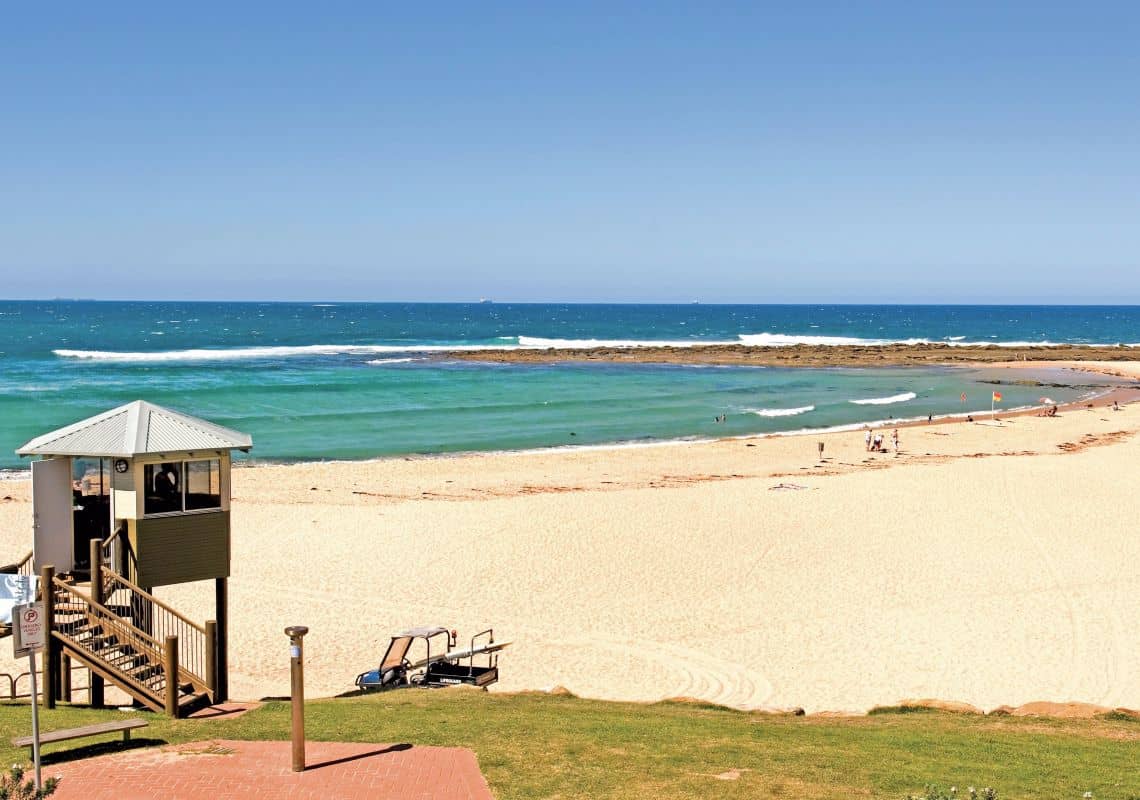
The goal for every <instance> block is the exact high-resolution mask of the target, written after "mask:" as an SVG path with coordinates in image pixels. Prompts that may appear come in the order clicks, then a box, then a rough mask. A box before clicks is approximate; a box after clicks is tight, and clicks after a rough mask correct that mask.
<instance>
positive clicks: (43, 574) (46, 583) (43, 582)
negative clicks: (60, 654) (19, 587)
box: [33, 564, 59, 708]
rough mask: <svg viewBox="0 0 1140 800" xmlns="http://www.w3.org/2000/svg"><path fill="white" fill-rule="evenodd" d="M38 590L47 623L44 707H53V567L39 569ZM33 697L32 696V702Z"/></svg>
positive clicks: (55, 663) (56, 667) (55, 673)
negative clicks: (41, 595) (42, 600)
mask: <svg viewBox="0 0 1140 800" xmlns="http://www.w3.org/2000/svg"><path fill="white" fill-rule="evenodd" d="M40 591H41V592H42V594H43V599H44V621H45V623H46V624H47V636H46V637H45V639H44V654H43V659H44V663H43V677H44V688H43V692H44V708H55V690H56V686H57V685H58V684H57V678H58V673H59V662H58V661H56V659H55V651H56V649H57V646H56V642H55V637H54V636H52V632H53V631H54V630H55V567H54V566H53V565H51V564H45V565H44V567H43V568H42V569H41V570H40ZM34 701H35V698H33V702H34Z"/></svg>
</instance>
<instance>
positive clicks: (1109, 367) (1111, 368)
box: [0, 345, 1140, 484]
mask: <svg viewBox="0 0 1140 800" xmlns="http://www.w3.org/2000/svg"><path fill="white" fill-rule="evenodd" d="M838 347H845V346H835V345H828V346H826V347H825V348H824V349H836V348H838ZM745 349H749V350H773V351H774V350H786V349H790V348H745ZM812 349H821V348H818V347H813V348H812ZM850 349H852V350H865V349H867V348H862V347H859V348H850ZM963 349H965V348H963ZM491 352H500V351H491ZM501 352H504V353H512V352H517V351H509V350H506V351H501ZM527 352H548V351H527ZM553 352H559V353H561V352H566V351H553ZM583 352H585V351H583ZM590 352H593V351H590ZM682 352H689V351H688V350H684V351H682ZM468 355H471V356H472V358H471V359H470V360H479V359H478V358H476V357H474V356H475V355H476V354H468ZM1135 355H1137V356H1140V353H1137V354H1135ZM508 360H509V359H508ZM551 360H557V359H551ZM591 360H592V359H591ZM639 363H646V364H651V363H657V362H656V361H654V360H653V359H649V360H646V361H644V362H640V361H639ZM678 363H679V362H678ZM693 363H712V362H703V361H694V362H693ZM1137 363H1140V362H1135V361H1133V362H1129V361H1108V362H1106V361H1102V360H1098V359H1090V360H1088V361H1073V360H1053V359H1050V360H1040V361H994V362H983V363H975V362H964V363H954V364H932V363H922V364H908V365H890V366H895V367H898V368H901V369H906V368H907V366H924V367H932V366H945V367H947V368H950V369H968V368H970V367H986V368H995V369H1003V370H1035V369H1057V370H1068V371H1072V372H1076V373H1082V372H1083V373H1088V374H1092V375H1104V376H1108V377H1114V378H1122V379H1125V380H1133V381H1137V383H1136V384H1134V385H1133V386H1119V387H1117V386H1111V385H1103V384H1102V385H1092V384H1090V385H1088V386H1087V387H1083V386H1082V385H1081V384H1044V383H1040V382H1038V383H1037V385H1040V386H1042V387H1050V386H1059V385H1063V386H1065V387H1067V388H1089V389H1102V390H1103V391H1100V392H1099V393H1096V394H1093V395H1092V396H1091V397H1089V398H1087V399H1082V400H1079V401H1072V402H1069V403H1064V404H1059V405H1058V408H1059V409H1062V410H1064V409H1069V408H1083V407H1085V406H1086V405H1087V404H1088V402H1089V401H1090V400H1091V401H1092V402H1094V403H1095V402H1097V401H1099V400H1101V399H1105V400H1106V402H1110V401H1112V400H1113V399H1116V400H1118V401H1119V402H1121V403H1133V402H1137V401H1140V369H1138V368H1133V369H1131V370H1129V369H1128V365H1129V364H1132V365H1133V367H1135V365H1136V364H1137ZM874 365H881V364H879V362H875V364H863V365H860V366H874ZM785 366H789V367H790V368H795V369H816V368H826V367H819V366H816V365H812V364H805V363H797V364H790V365H785ZM993 383H994V385H995V386H1000V385H1003V384H1004V383H1005V382H1003V381H993ZM1042 407H1043V406H1040V405H1033V406H1018V407H1015V408H1009V409H1005V410H1002V409H997V410H996V413H997V414H998V415H999V416H1001V417H1014V416H1026V415H1029V414H1035V413H1038V412H1040V410H1041V408H1042ZM968 416H974V417H976V419H977V420H979V421H980V420H987V419H990V412H988V411H985V410H984V409H983V410H979V411H962V412H953V413H948V414H935V415H934V416H933V419H932V420H927V419H924V418H923V417H921V416H918V417H887V418H879V419H871V420H865V421H861V422H851V423H843V424H839V425H830V426H825V427H820V428H796V429H793V430H786V431H767V432H764V431H760V432H756V433H744V434H739V435H734V436H699V437H698V436H689V437H685V436H681V437H677V438H673V439H652V440H624V441H623V440H617V441H612V442H597V443H594V444H582V445H576V444H560V445H550V446H544V447H532V448H526V449H501V450H457V451H450V452H440V453H416V452H409V453H392V454H385V455H377V456H365V457H362V458H330V459H323V460H302V459H298V460H292V459H280V460H272V459H265V460H260V459H235V460H234V463H233V466H234V469H235V470H246V469H262V468H267V467H303V466H323V465H337V464H371V463H375V462H387V461H409V460H416V461H423V460H437V459H438V460H446V459H457V458H468V457H478V456H497V455H529V454H537V455H543V454H550V453H559V452H566V453H580V452H590V451H599V450H601V451H609V450H636V449H643V448H659V447H670V446H674V445H676V446H690V445H700V444H707V443H711V442H718V441H739V440H752V439H767V438H775V437H799V436H817V435H819V436H826V435H830V434H835V433H844V432H849V431H855V430H863V429H864V427H867V426H869V427H871V428H872V429H877V428H884V427H899V428H901V427H915V426H919V425H938V424H951V423H955V422H964V421H965V420H966V418H967V417H968ZM30 479H31V467H30V466H29V467H8V468H3V469H0V484H3V483H5V482H9V481H14V482H19V481H27V480H30Z"/></svg>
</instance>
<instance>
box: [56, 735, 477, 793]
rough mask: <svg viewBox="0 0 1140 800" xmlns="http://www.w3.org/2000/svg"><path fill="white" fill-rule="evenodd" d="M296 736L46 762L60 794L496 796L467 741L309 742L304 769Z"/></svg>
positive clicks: (125, 752)
mask: <svg viewBox="0 0 1140 800" xmlns="http://www.w3.org/2000/svg"><path fill="white" fill-rule="evenodd" d="M292 763H293V760H292V750H291V745H290V743H289V742H237V741H227V740H220V739H215V740H211V741H205V742H194V743H192V744H181V745H171V746H167V747H157V748H149V749H145V750H144V749H139V750H127V751H124V752H121V753H113V754H111V755H106V756H98V757H96V758H89V759H86V760H83V761H71V762H66V763H62V764H50V765H46V766H45V767H44V769H43V774H44V777H45V778H46V777H50V776H53V775H59V776H61V777H62V780H61V781H60V784H59V788H58V789H57V790H56V792H55V794H54V795H52V798H53V800H160V798H161V800H168V798H170V799H174V798H178V800H183V799H185V800H194V799H195V798H208V799H209V800H230V798H247V797H256V798H257V800H341V799H342V798H343V800H355V799H356V798H384V797H399V798H407V800H419V799H420V798H422V799H423V800H429V799H430V800H492V797H491V791H490V789H488V788H487V782H486V781H485V780H484V779H483V774H482V773H481V772H480V771H479V764H478V762H477V761H476V760H475V754H474V753H473V752H471V751H470V750H466V749H464V748H460V747H416V746H413V745H408V744H395V745H390V744H358V743H346V742H307V743H306V745H305V763H306V770H305V771H304V772H293V771H292Z"/></svg>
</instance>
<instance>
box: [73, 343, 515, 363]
mask: <svg viewBox="0 0 1140 800" xmlns="http://www.w3.org/2000/svg"><path fill="white" fill-rule="evenodd" d="M499 349H501V348H499V347H496V346H494V345H487V344H419V345H386V344H375V345H339V344H311V345H304V346H298V347H235V348H232V349H229V350H209V349H197V350H165V351H159V352H154V353H137V352H136V353H129V352H118V351H112V350H52V353H54V354H55V355H57V356H59V357H60V358H77V359H82V360H87V361H234V360H240V359H250V358H290V357H293V356H337V355H373V354H375V355H381V354H384V353H451V352H456V351H468V350H470V351H475V350H499Z"/></svg>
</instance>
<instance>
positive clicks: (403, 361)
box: [364, 358, 421, 366]
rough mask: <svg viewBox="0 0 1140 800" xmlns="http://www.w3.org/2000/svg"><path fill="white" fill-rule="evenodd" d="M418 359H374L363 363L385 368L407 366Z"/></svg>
mask: <svg viewBox="0 0 1140 800" xmlns="http://www.w3.org/2000/svg"><path fill="white" fill-rule="evenodd" d="M420 360H421V359H418V358H374V359H372V360H371V361H365V362H364V363H365V364H376V365H377V366H387V365H388V364H407V363H409V362H412V361H420Z"/></svg>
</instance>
